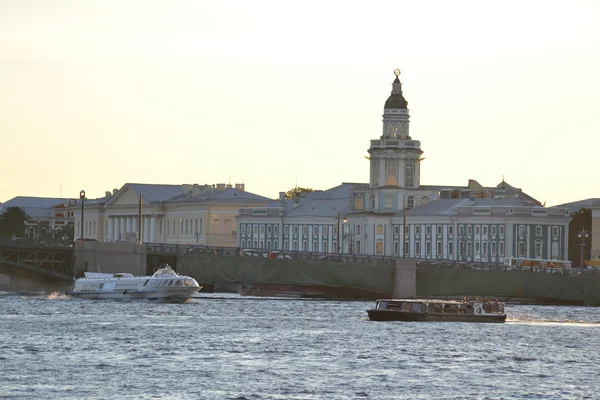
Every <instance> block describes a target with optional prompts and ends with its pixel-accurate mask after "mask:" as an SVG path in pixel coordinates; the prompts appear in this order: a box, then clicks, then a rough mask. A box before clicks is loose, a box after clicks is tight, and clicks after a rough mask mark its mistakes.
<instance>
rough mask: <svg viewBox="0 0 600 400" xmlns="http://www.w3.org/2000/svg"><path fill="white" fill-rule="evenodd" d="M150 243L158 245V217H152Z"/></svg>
mask: <svg viewBox="0 0 600 400" xmlns="http://www.w3.org/2000/svg"><path fill="white" fill-rule="evenodd" d="M150 243H156V215H153V216H151V217H150Z"/></svg>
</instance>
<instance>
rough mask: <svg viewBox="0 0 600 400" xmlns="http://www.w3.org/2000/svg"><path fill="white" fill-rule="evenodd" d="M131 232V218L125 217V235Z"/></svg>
mask: <svg viewBox="0 0 600 400" xmlns="http://www.w3.org/2000/svg"><path fill="white" fill-rule="evenodd" d="M129 232H131V217H130V216H127V217H125V233H129Z"/></svg>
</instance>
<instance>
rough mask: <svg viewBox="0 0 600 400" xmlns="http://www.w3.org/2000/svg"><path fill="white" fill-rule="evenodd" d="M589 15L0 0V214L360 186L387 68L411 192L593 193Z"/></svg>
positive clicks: (544, 4) (595, 83) (486, 7)
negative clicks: (37, 200)
mask: <svg viewBox="0 0 600 400" xmlns="http://www.w3.org/2000/svg"><path fill="white" fill-rule="evenodd" d="M599 15H600V2H597V1H576V0H575V1H569V2H565V1H503V2H482V1H460V0H458V1H453V2H448V1H410V2H409V1H399V0H395V1H377V2H352V1H344V2H342V1H327V2H326V1H310V0H309V1H303V2H296V3H291V2H282V1H260V0H255V1H228V0H219V1H177V0H164V1H163V0H139V1H138V0H119V1H112V0H106V1H101V2H98V1H85V0H73V1H68V0H53V1H50V0H43V1H42V0H37V1H36V0H13V1H9V0H0V173H1V176H2V179H1V184H0V202H5V201H7V200H9V199H11V198H13V197H15V196H38V197H65V198H77V197H78V196H79V191H80V190H82V189H83V190H85V191H86V194H87V197H88V198H96V197H101V196H103V195H104V193H105V191H111V190H112V189H115V188H120V187H122V186H123V185H124V184H125V183H153V184H184V183H189V184H191V183H198V184H205V183H208V184H216V183H232V184H235V183H244V184H245V185H246V190H247V191H249V192H252V193H256V194H259V195H263V196H267V197H271V198H275V197H277V195H278V193H279V192H281V191H287V190H289V189H291V188H293V187H294V186H296V185H298V186H301V187H309V188H313V189H323V190H325V189H328V188H331V187H334V186H337V185H339V184H340V183H342V182H362V183H367V182H368V180H369V163H368V160H366V159H365V156H367V155H368V153H367V150H368V148H369V144H370V140H372V139H378V138H379V136H380V135H381V132H382V114H383V105H384V103H385V100H386V99H387V97H388V96H389V94H390V91H391V89H392V86H391V83H392V81H393V79H394V75H393V71H394V69H396V68H399V69H400V70H401V75H400V80H401V82H402V87H403V92H404V97H405V98H406V100H407V101H408V107H409V112H410V116H411V119H410V121H411V125H410V135H411V137H412V138H413V139H415V140H420V141H421V148H422V149H423V150H424V154H423V157H425V160H424V161H423V162H422V164H421V166H422V171H421V184H424V185H463V186H464V185H467V183H468V180H469V179H475V180H477V181H478V182H479V183H481V184H482V185H484V186H495V185H497V184H498V183H499V182H501V181H502V179H503V177H504V179H505V180H506V181H507V182H508V183H510V184H511V185H513V186H516V187H519V188H522V189H523V190H524V191H525V192H526V193H528V194H530V195H531V196H533V197H534V198H536V199H538V200H540V201H541V202H546V203H547V204H546V205H547V206H548V205H557V204H561V203H566V202H570V201H576V200H581V199H587V198H591V197H600V184H599V182H598V176H600V162H599V161H598V160H599V157H598V154H599V153H598V151H599V148H600V146H599V144H600V139H599V133H600V107H599V106H600V42H599V38H600V24H599V23H598V22H597V18H598V16H599Z"/></svg>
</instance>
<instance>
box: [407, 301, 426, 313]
mask: <svg viewBox="0 0 600 400" xmlns="http://www.w3.org/2000/svg"><path fill="white" fill-rule="evenodd" d="M410 311H412V312H416V313H420V312H423V304H421V303H412V306H411V308H410Z"/></svg>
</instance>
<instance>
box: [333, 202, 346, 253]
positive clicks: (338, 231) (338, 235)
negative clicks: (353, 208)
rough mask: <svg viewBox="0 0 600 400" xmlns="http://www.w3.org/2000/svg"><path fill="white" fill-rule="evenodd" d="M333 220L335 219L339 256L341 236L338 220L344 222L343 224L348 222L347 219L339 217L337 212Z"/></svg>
mask: <svg viewBox="0 0 600 400" xmlns="http://www.w3.org/2000/svg"><path fill="white" fill-rule="evenodd" d="M335 219H337V253H338V254H340V253H341V251H340V245H341V243H340V242H341V240H340V239H341V238H342V235H341V234H340V219H342V220H343V221H344V223H346V222H348V219H347V218H346V217H344V218H342V217H340V212H339V211H338V212H337V215H336V217H335Z"/></svg>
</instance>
